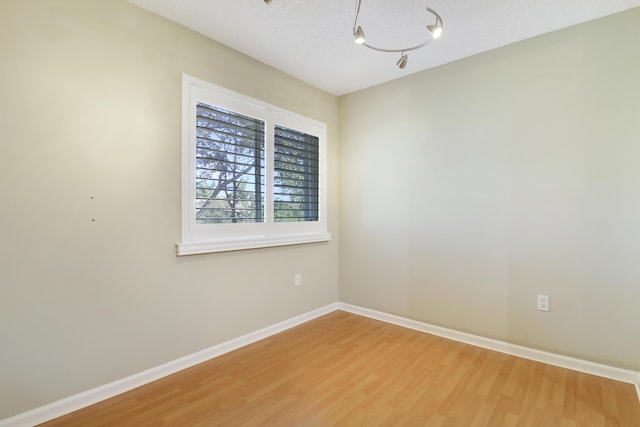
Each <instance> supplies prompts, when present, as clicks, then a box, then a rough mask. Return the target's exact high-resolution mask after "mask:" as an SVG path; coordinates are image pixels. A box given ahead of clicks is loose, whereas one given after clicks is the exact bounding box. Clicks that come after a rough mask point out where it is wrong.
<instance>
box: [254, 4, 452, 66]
mask: <svg viewBox="0 0 640 427" xmlns="http://www.w3.org/2000/svg"><path fill="white" fill-rule="evenodd" d="M264 2H265V4H269V3H271V0H264ZM361 4H362V0H356V14H355V17H354V18H353V37H354V38H355V41H356V43H358V44H361V45H363V46H366V47H368V48H369V49H373V50H377V51H378V52H388V53H400V59H398V62H396V65H397V66H398V68H400V69H401V70H403V69H404V67H406V66H407V61H408V59H409V56H408V55H407V53H406V52H410V51H412V50H418V49H420V48H423V47H425V46H427V45H430V44H431V43H432V42H433V41H434V40H436V39H438V38H440V36H441V35H442V27H443V26H444V24H443V23H442V18H441V17H440V15H438V12H436V11H435V10H433V9H431V8H429V7H427V12H429V13H430V14H432V15H433V16H434V17H435V18H436V21H435V23H433V24H429V25H427V30H428V32H429V35H430V37H429V38H428V39H427V40H426V41H425V42H423V43H420V44H418V45H415V46H411V47H405V48H402V49H385V48H381V47H377V46H373V45H372V44H370V43H367V39H366V38H365V36H364V30H363V29H362V27H361V26H360V25H358V18H359V17H360V5H361Z"/></svg>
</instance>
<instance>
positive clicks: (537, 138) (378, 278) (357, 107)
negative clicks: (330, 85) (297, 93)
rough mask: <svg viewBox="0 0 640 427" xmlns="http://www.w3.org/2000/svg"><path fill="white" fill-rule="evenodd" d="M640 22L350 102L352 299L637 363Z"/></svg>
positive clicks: (344, 208) (496, 54) (345, 150)
mask: <svg viewBox="0 0 640 427" xmlns="http://www.w3.org/2000/svg"><path fill="white" fill-rule="evenodd" d="M639 24H640V9H635V10H631V11H628V12H626V13H623V14H619V15H614V16H612V17H608V18H604V19H600V20H597V21H594V22H591V23H587V24H584V25H580V26H577V27H573V28H570V29H567V30H563V31H559V32H556V33H552V34H548V35H545V36H542V37H538V38H535V39H532V40H529V41H525V42H521V43H518V44H515V45H511V46H508V47H505V48H501V49H497V50H494V51H492V52H488V53H485V54H482V55H478V56H475V57H472V58H468V59H465V60H462V61H458V62H456V63H453V64H449V65H446V66H443V67H440V68H437V69H433V70H429V71H425V72H421V73H417V74H414V75H411V76H408V77H406V78H402V79H399V80H396V81H393V82H390V83H387V84H384V85H381V86H378V87H375V88H371V89H367V90H363V91H360V92H357V93H354V94H351V95H347V96H344V97H342V98H341V99H340V127H341V131H340V141H341V145H340V161H341V183H342V185H341V190H342V191H341V200H340V202H341V205H340V230H341V240H340V300H341V301H343V302H347V303H353V304H357V305H361V306H365V307H369V308H372V309H377V310H382V311H385V312H390V313H394V314H398V315H401V316H405V317H409V318H414V319H417V320H420V321H425V322H429V323H433V324H437V325H442V326H445V327H449V328H453V329H457V330H462V331H468V332H471V333H475V334H479V335H483V336H487V337H491V338H497V339H500V340H505V341H508V342H512V343H517V344H523V345H526V346H530V347H534V348H539V349H543V350H548V351H552V352H557V353H561V354H566V355H570V356H576V357H578V358H582V359H587V360H592V361H595V362H601V363H605V364H610V365H613V366H619V367H622V368H628V369H633V370H640V310H639V309H638V307H639V306H638V301H640V262H638V260H639V258H638V256H639V255H640V167H639V159H640V84H639V83H638V76H640V49H639V48H638V46H640V31H638V28H640V27H639ZM419 54H428V52H422V53H419ZM539 293H540V294H547V295H550V297H551V312H549V313H543V312H540V311H537V310H536V295H537V294H539Z"/></svg>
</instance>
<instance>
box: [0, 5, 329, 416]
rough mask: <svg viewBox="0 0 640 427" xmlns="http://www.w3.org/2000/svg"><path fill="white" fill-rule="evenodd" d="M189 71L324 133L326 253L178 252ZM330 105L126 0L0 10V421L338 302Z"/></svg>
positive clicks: (321, 248) (308, 248) (301, 249)
mask: <svg viewBox="0 0 640 427" xmlns="http://www.w3.org/2000/svg"><path fill="white" fill-rule="evenodd" d="M182 73H188V74H190V75H193V76H196V77H199V78H202V79H205V80H208V81H211V82H213V83H215V84H218V85H222V86H225V87H227V88H229V89H232V90H235V91H238V92H241V93H244V94H246V95H249V96H252V97H255V98H259V99H261V100H263V101H265V102H269V103H272V104H275V105H278V106H280V107H282V108H285V109H288V110H291V111H294V112H296V113H299V114H303V115H306V116H309V117H311V118H313V119H316V120H320V121H323V122H325V123H327V124H328V129H329V135H328V136H329V138H328V139H329V194H330V199H329V231H330V232H331V233H333V237H334V238H333V241H332V242H331V243H328V244H310V245H302V246H296V247H281V248H275V249H263V250H254V251H242V252H234V253H222V254H210V255H198V256H190V257H182V258H178V257H176V255H175V247H174V245H175V243H176V242H177V241H178V240H179V236H180V105H181V104H180V102H181V93H180V90H181V74H182ZM337 108H338V100H337V98H336V97H334V96H332V95H328V94H326V93H324V92H321V91H320V90H317V89H314V88H312V87H310V86H308V85H306V84H303V83H301V82H299V81H297V80H294V79H292V78H290V77H288V76H286V75H284V74H282V73H280V72H278V71H276V70H273V69H271V68H269V67H267V66H265V65H264V64H261V63H258V62H256V61H254V60H251V59H249V58H247V57H245V56H243V55H240V54H239V53H237V52H235V51H233V50H230V49H228V48H226V47H224V46H221V45H219V44H217V43H215V42H213V41H211V40H208V39H205V38H203V37H200V36H198V35H196V34H195V33H193V32H191V31H188V30H186V29H185V28H183V27H180V26H178V25H176V24H173V23H170V22H168V21H166V20H164V19H162V18H159V17H157V16H154V15H152V14H150V13H148V12H146V11H143V10H142V9H139V8H137V7H135V6H133V5H130V4H128V3H126V2H124V1H120V0H109V1H104V0H56V1H49V0H3V1H2V2H0V199H1V201H2V209H0V224H1V226H2V236H1V238H0V419H3V418H5V417H8V416H11V415H13V414H17V413H20V412H22V411H26V410H28V409H32V408H35V407H37V406H41V405H44V404H46V403H49V402H52V401H55V400H58V399H61V398H64V397H68V396H70V395H73V394H75V393H78V392H82V391H85V390H88V389H90V388H93V387H96V386H99V385H102V384H105V383H108V382H111V381H114V380H117V379H120V378H123V377H125V376H128V375H131V374H133V373H137V372H140V371H142V370H145V369H148V368H151V367H154V366H157V365H160V364H162V363H165V362H167V361H170V360H173V359H176V358H178V357H180V356H184V355H187V354H191V353H193V352H195V351H198V350H201V349H203V348H207V347H209V346H212V345H215V344H217V343H220V342H223V341H226V340H228V339H231V338H234V337H237V336H240V335H243V334H245V333H248V332H251V331H255V330H257V329H260V328H262V327H265V326H267V325H271V324H274V323H276V322H278V321H281V320H284V319H288V318H291V317H293V316H295V315H298V314H301V313H305V312H308V311H310V310H312V309H315V308H318V307H322V306H324V305H326V304H329V303H332V302H335V301H337V298H338V270H337V262H338V261H337V255H338V252H337V251H338V245H337V237H338V229H337V194H338V188H337V185H338V181H337V171H338V168H337V164H338V162H337V131H338V130H337V117H338V109H337ZM91 197H94V198H95V199H93V200H91ZM92 218H95V222H92V221H91V219H92ZM295 273H301V274H302V275H303V286H302V287H299V288H295V287H294V286H293V276H294V274H295Z"/></svg>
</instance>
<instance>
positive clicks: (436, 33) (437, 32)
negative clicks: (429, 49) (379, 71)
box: [353, 0, 443, 69]
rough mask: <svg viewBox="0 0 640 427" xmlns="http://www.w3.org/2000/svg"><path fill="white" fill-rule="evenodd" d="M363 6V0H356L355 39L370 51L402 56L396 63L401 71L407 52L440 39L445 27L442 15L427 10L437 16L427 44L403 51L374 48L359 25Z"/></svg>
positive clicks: (405, 61) (430, 27)
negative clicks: (396, 53)
mask: <svg viewBox="0 0 640 427" xmlns="http://www.w3.org/2000/svg"><path fill="white" fill-rule="evenodd" d="M361 4H362V0H356V12H355V17H354V19H353V35H354V37H355V40H356V43H358V44H361V45H363V46H366V47H368V48H369V49H373V50H377V51H378V52H391V53H395V52H398V53H400V54H401V56H400V59H399V60H398V62H396V65H397V66H398V68H400V69H404V67H406V66H407V58H408V56H407V53H406V52H409V51H412V50H417V49H420V48H423V47H425V46H427V45H429V44H431V43H432V42H433V41H434V40H435V39H437V38H439V37H440V36H441V35H442V27H443V23H442V18H441V17H440V15H438V13H437V12H436V11H435V10H433V9H431V8H427V12H429V13H430V14H432V15H433V16H435V18H436V22H435V23H434V24H429V25H427V30H429V35H430V37H429V39H427V40H426V41H425V42H423V43H421V44H419V45H416V46H411V47H406V48H402V49H383V48H381V47H377V46H373V45H371V44H368V43H367V42H366V40H365V38H364V30H363V29H362V27H361V26H360V25H358V17H359V16H360V6H361Z"/></svg>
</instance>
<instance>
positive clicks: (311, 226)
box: [176, 74, 331, 256]
mask: <svg viewBox="0 0 640 427" xmlns="http://www.w3.org/2000/svg"><path fill="white" fill-rule="evenodd" d="M211 100H213V102H212V101H211ZM197 102H204V103H209V104H215V105H217V106H219V107H222V108H227V109H230V110H233V111H236V112H238V113H241V114H246V115H250V116H252V117H256V118H259V119H261V120H264V121H265V124H266V125H265V131H266V132H265V135H266V136H265V138H266V141H265V171H266V172H265V222H261V223H249V224H196V223H195V215H194V207H195V176H196V173H195V110H196V104H197ZM275 125H281V126H286V127H290V128H293V129H296V130H300V131H302V132H308V133H310V134H313V135H314V136H317V137H318V139H319V144H320V146H319V151H320V152H319V155H320V161H319V171H320V182H319V203H320V205H319V206H320V208H319V218H318V221H309V222H274V221H273V215H272V212H273V199H272V195H273V182H272V181H273V143H274V142H273V134H274V127H275ZM181 145H182V147H181V148H182V150H181V157H182V160H181V161H182V171H181V175H182V186H181V189H182V197H181V200H182V209H181V212H182V218H181V241H180V242H178V243H176V253H177V255H178V256H182V255H194V254H202V253H213V252H226V251H237V250H245V249H257V248H266V247H275V246H287V245H297V244H305V243H316V242H326V241H329V240H331V234H330V233H328V231H327V161H326V159H327V126H326V124H324V123H322V122H319V121H316V120H313V119H310V118H307V117H304V116H301V115H299V114H296V113H293V112H290V111H287V110H284V109H282V108H279V107H275V106H273V105H270V104H267V103H265V102H262V101H259V100H256V99H253V98H251V97H248V96H245V95H242V94H239V93H236V92H233V91H231V90H229V89H226V88H223V87H220V86H217V85H215V84H213V83H209V82H206V81H204V80H201V79H198V78H195V77H192V76H189V75H186V74H183V75H182V143H181ZM267 212H271V214H267Z"/></svg>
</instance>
